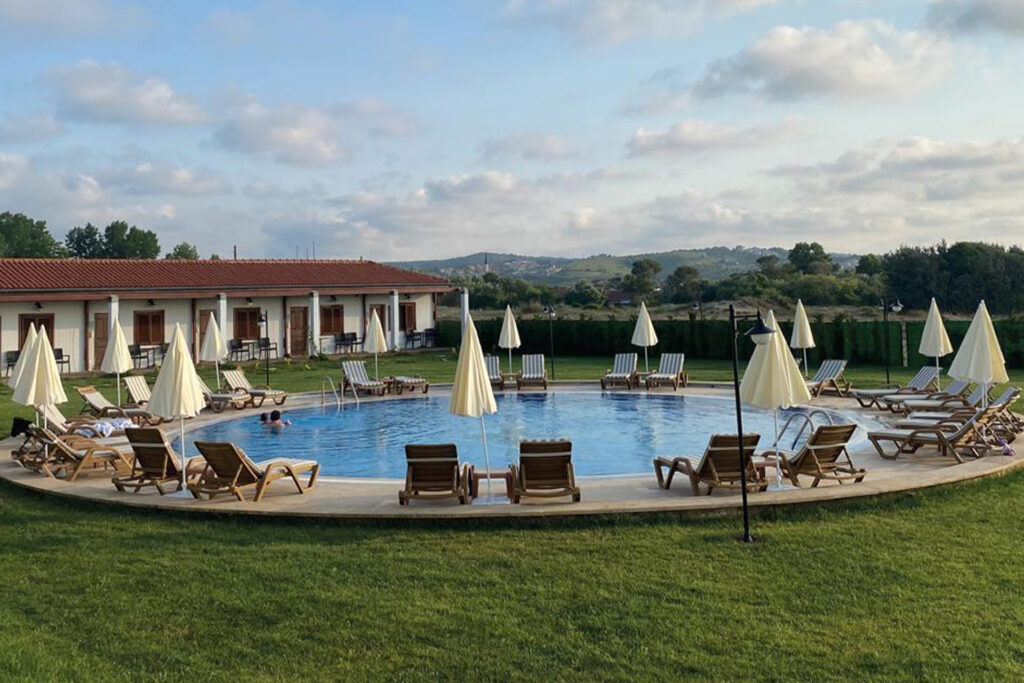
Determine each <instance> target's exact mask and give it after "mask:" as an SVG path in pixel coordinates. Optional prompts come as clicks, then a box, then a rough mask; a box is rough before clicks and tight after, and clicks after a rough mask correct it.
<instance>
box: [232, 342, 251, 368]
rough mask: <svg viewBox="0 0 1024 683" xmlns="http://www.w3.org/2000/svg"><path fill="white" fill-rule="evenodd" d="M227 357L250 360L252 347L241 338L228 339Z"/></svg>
mask: <svg viewBox="0 0 1024 683" xmlns="http://www.w3.org/2000/svg"><path fill="white" fill-rule="evenodd" d="M228 358H230V359H231V360H233V361H236V362H237V361H243V360H252V347H251V346H249V345H248V344H246V343H245V342H244V341H242V340H241V339H228Z"/></svg>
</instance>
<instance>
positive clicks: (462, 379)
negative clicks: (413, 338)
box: [448, 316, 498, 497]
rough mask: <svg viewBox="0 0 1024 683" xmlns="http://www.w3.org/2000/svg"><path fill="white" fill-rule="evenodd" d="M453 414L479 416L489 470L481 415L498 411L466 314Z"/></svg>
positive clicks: (473, 326)
mask: <svg viewBox="0 0 1024 683" xmlns="http://www.w3.org/2000/svg"><path fill="white" fill-rule="evenodd" d="M448 410H449V412H450V413H451V414H452V415H459V416H461V417H477V418H480V439H481V441H482V442H483V447H484V467H486V468H487V471H488V473H490V470H491V460H490V456H489V455H488V453H487V429H486V427H485V426H484V415H488V414H491V413H496V412H498V404H497V403H496V402H495V400H494V391H493V390H492V389H491V380H490V377H489V376H488V374H487V364H486V363H485V362H484V351H483V349H482V348H481V347H480V337H478V336H477V333H476V325H474V324H473V318H472V317H471V316H467V317H466V330H465V331H464V332H463V333H462V346H461V347H460V348H459V362H458V364H457V365H456V366H455V379H454V381H453V383H452V399H451V403H450V404H449V406H448ZM491 494H492V491H491V478H490V476H488V477H487V496H488V497H490V496H491Z"/></svg>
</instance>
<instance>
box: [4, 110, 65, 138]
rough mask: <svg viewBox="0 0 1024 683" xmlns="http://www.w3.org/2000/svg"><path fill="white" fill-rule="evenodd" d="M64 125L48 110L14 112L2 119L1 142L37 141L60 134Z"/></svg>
mask: <svg viewBox="0 0 1024 683" xmlns="http://www.w3.org/2000/svg"><path fill="white" fill-rule="evenodd" d="M62 131H63V126H61V125H60V122H59V121H57V119H56V118H54V116H53V114H49V113H46V112H33V113H30V114H12V115H11V116H8V117H7V118H6V119H5V120H3V121H0V142H37V141H39V140H45V139H47V138H52V137H54V136H55V135H60V133H61V132H62Z"/></svg>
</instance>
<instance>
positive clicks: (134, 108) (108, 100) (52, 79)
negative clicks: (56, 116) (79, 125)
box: [41, 60, 205, 125]
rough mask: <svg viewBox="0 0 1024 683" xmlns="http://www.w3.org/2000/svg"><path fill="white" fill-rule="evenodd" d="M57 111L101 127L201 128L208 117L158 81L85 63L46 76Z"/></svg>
mask: <svg viewBox="0 0 1024 683" xmlns="http://www.w3.org/2000/svg"><path fill="white" fill-rule="evenodd" d="M41 80H42V82H44V83H45V84H46V85H48V86H49V87H50V89H51V90H52V91H53V94H54V96H55V98H56V100H57V104H58V107H59V109H60V111H61V113H63V114H64V115H66V116H67V117H69V118H77V119H82V120H86V121H94V122H98V123H147V124H181V125H186V124H197V123H203V122H204V120H205V116H204V114H203V111H202V110H201V109H200V107H199V105H197V104H196V103H195V101H194V100H193V99H192V98H190V97H188V96H185V95H182V94H181V93H178V92H176V91H175V90H174V88H172V87H171V85H170V84H169V83H168V82H167V81H165V80H164V79H162V78H159V77H157V76H143V75H140V74H136V73H134V72H133V71H131V70H129V69H127V68H125V67H123V66H121V65H120V64H117V63H116V62H108V63H105V64H101V63H98V62H93V61H88V60H87V61H83V62H79V63H77V64H73V65H69V66H62V67H57V68H55V69H51V70H49V71H46V72H44V73H43V74H42V75H41Z"/></svg>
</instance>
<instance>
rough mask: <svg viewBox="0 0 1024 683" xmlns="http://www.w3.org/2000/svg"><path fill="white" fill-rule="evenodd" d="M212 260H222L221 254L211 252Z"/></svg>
mask: <svg viewBox="0 0 1024 683" xmlns="http://www.w3.org/2000/svg"><path fill="white" fill-rule="evenodd" d="M210 260H211V261H220V254H210Z"/></svg>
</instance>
